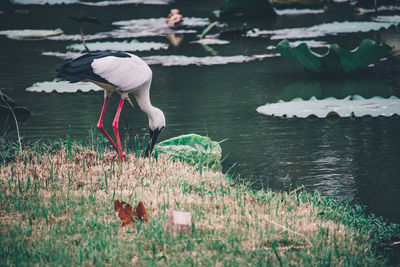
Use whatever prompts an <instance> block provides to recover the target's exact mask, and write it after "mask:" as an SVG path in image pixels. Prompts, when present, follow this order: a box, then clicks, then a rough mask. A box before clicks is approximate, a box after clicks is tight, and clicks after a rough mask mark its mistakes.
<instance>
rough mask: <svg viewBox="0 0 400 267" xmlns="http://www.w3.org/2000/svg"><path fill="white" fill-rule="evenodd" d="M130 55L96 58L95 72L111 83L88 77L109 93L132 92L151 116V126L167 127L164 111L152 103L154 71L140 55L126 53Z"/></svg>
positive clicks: (141, 107)
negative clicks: (151, 87) (151, 92)
mask: <svg viewBox="0 0 400 267" xmlns="http://www.w3.org/2000/svg"><path fill="white" fill-rule="evenodd" d="M126 54H128V55H129V56H130V57H123V58H121V57H115V56H108V57H102V58H99V59H94V60H93V62H92V63H91V66H92V69H93V72H94V73H95V74H97V75H98V76H100V77H101V78H103V79H105V80H107V81H109V82H110V83H107V84H105V83H101V82H97V81H94V80H90V79H87V80H88V81H91V82H93V83H95V84H97V85H99V86H101V87H102V88H103V89H104V90H105V91H106V94H107V95H110V94H111V93H113V92H118V93H120V94H121V97H123V98H125V97H126V95H127V94H128V93H132V94H133V95H134V96H135V98H136V101H137V103H138V105H139V107H140V109H141V110H142V111H143V112H144V113H146V114H147V116H148V118H149V128H150V129H152V130H154V129H156V128H161V127H165V117H164V113H163V112H162V111H161V110H160V109H158V108H155V107H153V106H152V105H151V102H150V86H151V80H152V76H153V73H152V71H151V69H150V67H149V66H148V65H147V64H146V62H144V61H143V60H142V59H141V58H139V57H138V56H135V55H132V54H130V53H126Z"/></svg>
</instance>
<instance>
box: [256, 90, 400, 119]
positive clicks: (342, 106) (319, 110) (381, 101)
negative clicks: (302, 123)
mask: <svg viewBox="0 0 400 267" xmlns="http://www.w3.org/2000/svg"><path fill="white" fill-rule="evenodd" d="M257 112H258V113H261V114H264V115H268V116H277V117H288V118H307V117H310V116H315V117H318V118H326V117H328V116H330V115H337V116H339V117H352V116H354V117H363V116H371V117H378V116H384V117H391V116H393V115H395V114H397V115H400V99H399V98H397V97H396V96H391V97H390V98H382V97H379V96H375V97H372V98H370V99H365V98H363V97H361V96H359V95H354V96H347V97H346V98H344V99H336V98H333V97H328V98H326V99H322V100H318V99H316V98H315V97H311V98H310V99H309V100H303V99H301V98H295V99H293V100H292V101H288V102H284V101H282V100H281V101H279V102H278V103H272V104H266V105H264V106H260V107H258V108H257Z"/></svg>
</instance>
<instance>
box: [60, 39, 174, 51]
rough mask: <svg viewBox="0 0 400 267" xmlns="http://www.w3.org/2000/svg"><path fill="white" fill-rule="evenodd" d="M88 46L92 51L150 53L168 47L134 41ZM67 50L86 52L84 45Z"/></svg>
mask: <svg viewBox="0 0 400 267" xmlns="http://www.w3.org/2000/svg"><path fill="white" fill-rule="evenodd" d="M86 46H87V47H88V48H89V50H90V51H107V50H112V51H150V50H159V49H162V48H165V47H168V45H167V44H165V43H158V42H139V41H137V40H132V41H130V42H128V41H122V42H87V43H86ZM67 49H68V50H73V51H85V47H84V46H83V44H71V45H69V46H67Z"/></svg>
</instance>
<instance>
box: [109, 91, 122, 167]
mask: <svg viewBox="0 0 400 267" xmlns="http://www.w3.org/2000/svg"><path fill="white" fill-rule="evenodd" d="M124 100H125V99H124V97H121V100H120V101H119V106H118V109H117V113H116V114H115V118H114V121H113V123H112V126H113V129H114V134H115V139H116V140H117V146H118V154H119V158H120V160H121V162H124V155H123V154H122V147H121V141H120V139H119V133H118V123H119V116H120V115H121V109H122V106H123V105H124Z"/></svg>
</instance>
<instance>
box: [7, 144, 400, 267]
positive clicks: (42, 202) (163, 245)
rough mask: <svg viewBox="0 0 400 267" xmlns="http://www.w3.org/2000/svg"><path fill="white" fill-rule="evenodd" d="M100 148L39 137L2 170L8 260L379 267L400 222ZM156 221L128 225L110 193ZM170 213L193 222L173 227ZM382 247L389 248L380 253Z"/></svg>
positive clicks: (316, 197) (312, 196) (27, 262)
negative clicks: (179, 230)
mask: <svg viewBox="0 0 400 267" xmlns="http://www.w3.org/2000/svg"><path fill="white" fill-rule="evenodd" d="M112 156H113V153H107V152H104V151H103V150H99V149H97V148H96V147H95V146H93V145H92V146H91V147H83V146H81V145H77V144H71V142H65V143H59V144H58V145H57V146H52V147H47V146H45V145H35V146H32V147H31V148H30V149H28V150H25V151H24V152H22V153H21V154H20V155H19V156H18V157H17V158H16V159H15V160H8V161H7V162H5V161H4V162H3V163H2V165H1V168H0V190H1V192H2V193H1V196H0V204H1V206H0V230H1V231H0V240H1V247H0V265H10V264H12V265H14V264H15V265H33V264H50V265H60V264H61V265H67V264H68V265H77V264H90V265H91V264H96V265H114V264H151V265H166V264H168V265H192V264H195V265H200V264H202V265H250V264H251V265H253V264H259V265H265V264H267V265H269V264H273V265H284V266H288V265H308V266H315V265H323V266H325V265H332V266H337V265H345V266H346V265H347V266H348V265H373V266H377V265H378V266H379V265H384V264H385V258H383V257H379V253H381V252H382V249H384V248H385V247H386V245H387V244H388V243H390V238H391V236H392V235H393V234H394V233H395V232H396V231H397V226H396V225H389V224H386V223H385V222H383V221H382V220H380V219H378V218H375V217H369V218H367V217H365V216H364V215H363V214H364V213H363V211H362V210H360V209H358V208H354V207H345V206H344V205H339V204H337V203H336V202H334V201H333V200H329V199H325V198H322V197H321V196H319V195H318V194H317V193H313V194H310V193H307V192H305V191H303V190H293V191H292V192H281V193H280V192H272V191H252V190H250V189H249V188H247V187H246V186H245V185H243V184H238V185H234V186H230V185H228V184H227V183H226V182H225V179H226V178H225V176H224V175H223V174H222V173H219V172H213V171H210V170H207V169H202V170H201V172H200V171H199V168H197V167H192V166H189V165H187V164H184V163H180V162H173V161H171V160H170V159H168V158H165V157H159V158H158V159H157V160H156V159H154V158H152V159H145V158H142V157H140V156H139V154H137V153H136V155H132V154H131V155H129V156H128V158H127V162H126V163H123V164H119V163H116V162H114V161H112V160H111V158H112ZM114 199H119V200H123V201H126V202H129V203H130V204H131V205H132V206H136V204H137V203H138V202H139V201H142V202H143V203H144V205H145V207H146V209H147V213H148V219H149V221H148V224H140V223H139V224H137V225H135V226H128V227H123V228H120V227H119V225H120V221H119V218H118V217H117V216H116V214H115V212H114V207H113V200H114ZM172 210H180V211H187V212H190V213H192V223H193V225H192V231H191V232H190V233H188V234H182V235H181V234H171V233H170V232H169V231H168V230H167V228H166V222H167V218H168V215H169V213H170V212H171V211H172ZM381 255H382V254H381Z"/></svg>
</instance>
